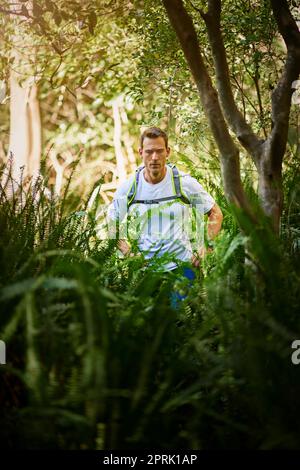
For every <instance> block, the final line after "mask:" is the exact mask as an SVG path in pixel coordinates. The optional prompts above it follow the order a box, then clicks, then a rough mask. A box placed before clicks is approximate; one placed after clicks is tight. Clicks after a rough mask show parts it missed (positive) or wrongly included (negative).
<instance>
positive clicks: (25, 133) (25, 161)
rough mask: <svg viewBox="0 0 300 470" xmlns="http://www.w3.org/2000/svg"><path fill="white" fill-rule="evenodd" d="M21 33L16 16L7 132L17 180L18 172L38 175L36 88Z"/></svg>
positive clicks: (18, 8)
mask: <svg viewBox="0 0 300 470" xmlns="http://www.w3.org/2000/svg"><path fill="white" fill-rule="evenodd" d="M15 5H16V6H15V10H16V11H19V10H20V8H21V5H22V3H20V2H16V3H15ZM20 18H22V16H21V17H20ZM23 36H24V34H22V33H21V31H20V25H19V23H18V20H16V23H15V29H14V34H13V37H12V44H13V49H12V53H11V55H12V57H13V58H14V62H13V66H12V69H11V72H10V136H9V155H12V168H11V171H12V176H13V178H14V179H15V180H16V182H19V181H20V178H21V175H23V176H24V177H26V176H37V174H38V172H39V169H40V157H41V119H40V108H39V102H38V88H37V84H36V83H35V81H34V77H33V76H30V70H28V62H32V61H33V60H34V52H32V50H31V49H29V48H28V44H27V43H26V38H24V37H23ZM29 45H30V44H29ZM24 64H26V65H24Z"/></svg>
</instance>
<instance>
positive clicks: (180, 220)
mask: <svg viewBox="0 0 300 470" xmlns="http://www.w3.org/2000/svg"><path fill="white" fill-rule="evenodd" d="M166 168H167V172H166V175H165V177H164V179H163V180H162V181H160V182H159V183H156V184H151V183H148V182H147V181H146V180H145V178H144V170H142V171H141V172H140V175H139V183H138V187H137V192H136V195H135V199H136V200H148V201H153V200H156V199H160V198H163V197H168V196H173V195H174V194H175V190H174V186H173V176H172V169H171V168H170V167H169V166H168V165H167V167H166ZM179 175H180V182H181V189H182V192H183V194H184V195H185V196H186V197H187V199H188V200H189V201H190V203H191V204H190V205H188V204H184V203H183V202H182V201H180V200H178V199H175V200H171V201H167V202H166V201H162V202H159V203H151V204H144V203H136V204H135V203H134V204H132V205H131V206H130V207H129V210H128V211H127V194H128V192H129V190H130V188H131V186H132V184H133V182H134V179H135V174H134V175H131V176H130V177H129V178H128V179H127V180H126V181H125V182H124V183H123V184H122V185H121V186H120V187H119V188H118V190H117V191H116V193H115V197H114V200H113V202H112V203H111V205H110V206H109V208H108V213H107V215H108V218H109V219H110V221H117V220H118V221H120V222H121V225H120V227H121V228H120V238H127V239H129V241H130V240H131V241H132V239H136V240H137V244H138V248H139V250H140V251H141V252H143V253H144V256H145V258H146V259H150V258H153V257H155V256H158V257H161V256H164V258H166V260H165V262H164V263H163V265H162V266H161V269H162V270H164V271H169V270H171V269H174V268H176V267H177V264H176V260H181V261H190V260H191V257H192V253H193V249H198V248H199V247H200V246H201V244H202V243H203V230H204V227H203V223H202V219H203V217H202V216H203V214H205V213H207V212H209V211H210V209H211V208H212V207H213V205H214V204H215V201H214V199H213V198H212V197H211V196H210V195H209V194H208V193H207V192H206V191H205V190H204V189H203V187H202V186H201V184H199V183H198V181H197V180H196V179H195V178H193V177H191V176H190V175H188V174H185V173H183V172H181V171H179ZM192 207H193V208H194V209H193V212H194V217H192V213H191V212H192ZM192 245H194V246H192Z"/></svg>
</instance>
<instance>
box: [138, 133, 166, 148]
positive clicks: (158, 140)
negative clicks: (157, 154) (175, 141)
mask: <svg viewBox="0 0 300 470" xmlns="http://www.w3.org/2000/svg"><path fill="white" fill-rule="evenodd" d="M143 148H144V149H150V148H166V144H165V140H164V138H163V137H161V136H159V137H145V138H144V142H143Z"/></svg>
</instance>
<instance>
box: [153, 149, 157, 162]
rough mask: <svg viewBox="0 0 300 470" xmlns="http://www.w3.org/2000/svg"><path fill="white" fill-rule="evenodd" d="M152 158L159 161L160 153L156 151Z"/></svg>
mask: <svg viewBox="0 0 300 470" xmlns="http://www.w3.org/2000/svg"><path fill="white" fill-rule="evenodd" d="M152 158H153V160H157V159H158V153H157V152H156V151H155V150H154V152H153V153H152Z"/></svg>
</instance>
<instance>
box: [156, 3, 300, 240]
mask: <svg viewBox="0 0 300 470" xmlns="http://www.w3.org/2000/svg"><path fill="white" fill-rule="evenodd" d="M163 4H164V7H165V9H166V12H167V15H168V17H169V20H170V22H171V24H172V26H173V28H174V30H175V32H176V35H177V38H178V40H179V43H180V45H181V48H182V50H183V53H184V55H185V58H186V61H187V63H188V66H189V68H190V71H191V73H192V75H193V77H194V80H195V83H196V85H197V89H198V92H199V96H200V99H201V102H202V106H203V109H204V112H205V114H206V116H207V119H208V122H209V125H210V128H211V130H212V134H213V137H214V139H215V141H216V144H217V146H218V149H219V151H220V156H221V168H222V176H223V181H224V187H225V193H226V196H227V198H228V200H229V201H230V202H233V203H234V204H236V205H237V206H238V207H241V208H242V209H243V210H244V211H246V213H247V214H248V215H250V216H251V218H253V216H252V214H251V209H250V205H249V202H248V200H247V197H246V195H245V192H244V189H243V186H242V183H241V177H240V166H239V147H238V145H237V144H236V143H235V141H234V139H233V137H232V135H231V134H230V130H231V131H232V132H233V133H234V134H235V135H236V137H237V139H238V141H239V142H240V144H241V145H242V146H243V147H244V148H245V149H246V151H247V153H248V154H249V155H250V156H251V158H252V160H253V162H254V164H255V166H256V168H257V171H258V176H259V195H260V199H261V205H262V208H263V210H264V212H265V214H266V215H267V216H268V217H269V218H270V220H271V223H272V226H273V228H274V230H275V231H276V232H278V231H279V223H280V216H281V213H282V205H283V195H282V161H283V157H284V153H285V149H286V143H287V135H288V125H289V114H290V106H291V97H292V92H293V90H292V83H293V82H294V81H295V80H296V79H297V78H298V76H299V72H300V32H299V30H298V27H297V24H296V22H295V20H294V18H293V16H292V14H291V12H290V9H289V6H288V3H287V1H286V0H281V1H276V0H271V6H272V10H273V14H274V17H275V20H276V23H277V25H278V30H279V32H280V34H281V36H282V37H283V39H284V42H285V44H286V48H287V52H286V60H285V66H284V68H283V71H282V75H281V77H280V79H279V81H278V83H277V85H276V87H275V88H274V90H273V93H272V129H271V131H270V133H269V135H268V136H267V137H266V138H265V139H260V138H259V137H258V136H257V135H256V134H255V132H254V131H253V129H252V127H251V126H250V125H249V123H248V122H246V120H245V118H244V116H243V114H242V113H241V112H240V110H239V108H238V106H237V104H236V102H235V99H234V95H233V91H232V86H231V82H230V73H229V67H228V61H227V56H226V49H225V46H224V41H223V35H222V29H221V14H222V8H221V7H222V3H221V0H208V8H207V11H204V10H202V9H200V8H198V7H197V10H198V12H199V15H201V18H202V19H203V20H204V22H205V25H206V31H207V33H208V39H209V44H210V47H211V51H212V57H213V63H214V70H215V76H216V89H215V87H214V86H213V83H212V79H211V76H210V74H209V72H208V68H207V67H206V65H205V63H204V60H203V51H202V48H201V44H200V42H199V40H198V36H197V33H196V29H195V25H194V23H193V20H192V17H191V16H190V14H189V13H188V11H187V9H186V7H185V6H184V3H183V1H182V0H163Z"/></svg>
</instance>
